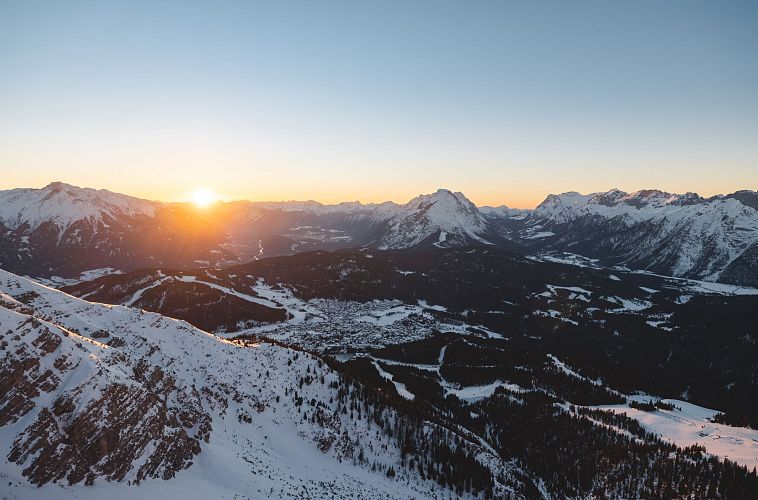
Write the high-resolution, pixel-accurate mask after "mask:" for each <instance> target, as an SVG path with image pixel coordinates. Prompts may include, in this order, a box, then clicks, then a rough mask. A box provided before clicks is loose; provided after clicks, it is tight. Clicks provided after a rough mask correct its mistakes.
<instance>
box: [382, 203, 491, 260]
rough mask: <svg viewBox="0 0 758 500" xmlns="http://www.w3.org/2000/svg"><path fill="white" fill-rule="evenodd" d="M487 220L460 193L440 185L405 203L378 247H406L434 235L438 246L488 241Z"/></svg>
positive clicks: (484, 242) (417, 243)
mask: <svg viewBox="0 0 758 500" xmlns="http://www.w3.org/2000/svg"><path fill="white" fill-rule="evenodd" d="M486 232H487V222H486V220H485V219H484V216H483V215H482V214H481V213H479V210H478V209H477V208H476V205H474V204H473V203H471V201H469V200H468V198H466V197H465V196H464V195H463V193H453V192H451V191H448V190H447V189H439V190H438V191H437V192H435V193H433V194H428V195H419V196H417V197H416V198H414V199H412V200H411V201H409V202H408V203H406V204H405V205H404V206H403V208H402V210H400V211H399V213H397V215H395V216H394V217H393V218H392V219H391V220H390V221H389V228H388V230H387V232H386V233H385V234H383V235H382V237H381V239H380V240H379V248H380V249H388V248H408V247H412V246H416V245H419V244H421V243H423V242H425V241H428V240H429V239H430V238H436V241H434V242H433V243H434V245H436V246H439V247H455V246H465V245H466V244H470V243H478V244H490V242H489V241H488V240H487V239H486Z"/></svg>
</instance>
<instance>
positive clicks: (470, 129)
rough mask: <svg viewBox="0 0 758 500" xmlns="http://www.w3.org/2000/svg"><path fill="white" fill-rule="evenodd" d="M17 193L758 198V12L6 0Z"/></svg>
mask: <svg viewBox="0 0 758 500" xmlns="http://www.w3.org/2000/svg"><path fill="white" fill-rule="evenodd" d="M0 174H1V175H0V188H7V187H15V186H41V185H45V184H47V183H48V182H49V181H50V180H55V179H58V180H64V181H67V182H71V183H75V184H79V185H88V186H92V187H105V188H108V189H113V190H117V191H122V192H127V193H130V194H135V195H139V196H144V197H149V198H159V199H181V198H183V197H185V196H186V194H187V193H188V192H189V191H190V190H191V189H192V188H194V187H196V186H207V187H209V188H211V189H213V190H215V191H217V192H218V193H219V194H221V195H222V196H223V197H226V198H250V199H258V200H260V199H292V198H298V199H302V198H313V199H319V200H322V201H336V200H345V199H361V200H363V201H380V200H384V199H395V200H396V201H406V200H407V199H408V198H410V197H411V196H414V195H416V194H418V193H421V192H429V191H431V190H433V189H436V188H438V187H448V188H451V189H455V190H461V191H463V192H464V193H466V194H467V195H469V196H470V197H471V198H472V199H473V200H474V201H476V202H479V203H490V204H491V203H498V204H499V203H506V204H509V205H512V206H533V205H534V204H536V203H538V202H539V201H541V199H542V198H544V196H545V195H546V194H547V193H549V192H562V191H568V190H577V191H583V192H588V191H597V190H605V189H608V188H611V187H618V188H621V189H625V190H636V189H641V188H650V187H657V188H663V189H667V190H670V191H676V192H683V191H698V192H700V193H701V194H706V195H708V194H714V193H716V192H726V191H733V190H735V189H738V188H752V189H758V2H756V1H751V2H740V1H728V2H716V1H710V2H700V1H680V2H670V1H650V2H648V1H634V2H632V1H629V2H615V1H613V2H609V1H599V2H590V1H580V2H565V1H560V2H509V1H497V2H487V1H480V2H461V1H455V2H443V1H439V2H434V1H430V2H423V1H417V2H414V1H407V0H406V1H383V2H376V1H350V2H348V1H346V2H310V1H309V2H305V1H303V2H287V1H276V2H254V1H244V2H210V1H208V2H190V1H181V2H180V1H175V2H174V1H146V2H142V1H128V2H127V1H124V2H117V1H107V0H102V1H92V2H84V1H46V2H39V1H33V0H32V1H30V0H23V1H22V0H19V1H8V0H0Z"/></svg>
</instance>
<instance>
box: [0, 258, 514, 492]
mask: <svg viewBox="0 0 758 500" xmlns="http://www.w3.org/2000/svg"><path fill="white" fill-rule="evenodd" d="M0 332H1V333H0V345H1V346H2V351H0V356H2V363H0V372H1V373H0V375H1V376H0V456H2V461H1V462H0V478H2V481H3V484H4V485H8V486H7V489H6V487H5V486H4V487H3V488H4V490H6V491H7V494H6V497H8V496H10V497H11V498H14V497H18V498H39V496H40V495H45V496H46V497H48V498H53V497H71V496H73V495H79V496H81V497H86V498H89V497H93V498H94V497H102V496H103V495H108V496H115V497H128V496H129V495H133V494H145V495H150V494H154V495H160V494H171V495H172V496H175V497H176V496H178V495H181V496H182V497H183V498H210V497H221V496H225V495H228V496H241V497H250V498H263V497H271V496H280V495H282V496H304V497H308V498H334V497H339V496H348V497H355V496H356V495H357V496H359V497H361V498H408V497H413V498H427V497H430V498H435V497H439V496H442V495H444V493H443V492H442V490H441V489H440V487H439V486H438V485H437V484H436V483H435V482H434V481H429V480H423V479H420V478H419V477H418V475H417V474H416V473H415V471H409V470H408V469H406V468H404V467H403V466H402V463H406V464H407V461H405V462H404V461H403V460H402V457H401V450H400V448H399V445H398V443H397V440H396V438H393V432H391V431H390V432H385V431H384V429H387V430H389V429H393V428H394V429H395V431H394V432H395V433H397V432H398V429H405V430H404V431H403V432H407V431H409V430H411V427H407V426H408V425H411V424H410V423H409V422H406V421H405V420H404V417H401V416H400V415H399V414H397V413H396V412H395V411H394V410H392V409H391V407H387V406H385V405H377V404H374V403H372V402H371V401H369V400H367V399H365V397H363V396H362V394H363V393H362V391H361V390H360V388H359V387H358V386H355V385H352V384H349V383H346V382H345V381H344V380H343V379H342V378H341V376H340V375H339V374H338V373H336V372H334V371H332V370H331V369H329V368H328V367H327V366H326V365H325V364H324V363H323V362H322V361H321V360H320V359H318V358H315V357H313V356H311V355H309V354H306V353H303V352H297V351H293V350H291V349H287V348H283V347H280V346H278V345H273V344H268V343H256V342H251V341H246V342H241V343H234V342H230V341H225V340H223V339H220V338H218V337H216V336H213V335H211V334H208V333H205V332H203V331H201V330H198V329H196V328H194V327H192V326H190V325H189V324H187V323H185V322H182V321H177V320H172V319H168V318H166V317H163V316H161V315H159V314H155V313H146V312H144V311H141V310H137V309H130V308H126V307H121V306H106V305H102V304H93V303H89V302H86V301H84V300H81V299H77V298H74V297H71V296H69V295H66V294H64V293H62V292H59V291H56V290H52V289H49V288H46V287H44V286H42V285H38V284H36V283H33V282H31V281H28V280H26V279H23V278H19V277H17V276H15V275H12V274H10V273H7V272H5V271H0ZM348 408H349V411H348ZM378 422H381V425H378ZM414 429H415V430H414V431H413V432H416V433H417V434H416V436H417V438H420V439H421V440H422V441H421V442H422V443H423V440H424V439H429V440H436V441H437V442H439V439H440V436H443V437H442V439H443V440H444V439H446V438H444V436H446V435H448V434H450V433H449V431H444V430H441V429H439V428H437V427H436V426H435V425H433V424H431V423H426V424H423V425H422V426H421V427H415V428H414ZM440 432H441V434H440ZM423 436H428V437H427V438H424V437H423ZM451 439H453V437H452V436H451ZM451 442H452V441H451ZM436 444H437V443H435V445H436ZM427 446H428V445H427ZM471 450H472V452H473V453H474V454H480V455H481V456H482V458H481V461H482V462H487V463H494V464H500V465H496V469H493V472H495V473H497V474H504V476H503V477H504V478H507V477H508V476H509V469H508V468H507V466H506V464H507V462H502V461H500V460H496V459H495V457H494V456H493V455H492V454H491V452H489V451H487V450H485V449H483V448H480V447H479V446H478V445H477V446H474V445H472V448H471ZM414 458H415V460H416V461H420V462H419V466H420V464H421V462H423V461H424V460H426V459H425V458H424V456H423V454H419V455H414ZM390 469H391V471H392V473H389V472H388V471H390ZM163 480H170V481H168V483H165V482H163ZM508 481H510V480H508ZM135 483H140V487H139V488H140V489H139V490H134V488H130V487H129V484H135ZM81 484H94V485H95V486H94V488H92V489H82V488H81V487H80V486H76V485H81ZM31 485H45V486H43V489H41V490H39V489H36V488H33V487H31ZM69 485H71V486H69ZM498 488H500V490H498V491H501V492H504V491H505V489H503V488H506V487H505V486H504V485H501V486H498Z"/></svg>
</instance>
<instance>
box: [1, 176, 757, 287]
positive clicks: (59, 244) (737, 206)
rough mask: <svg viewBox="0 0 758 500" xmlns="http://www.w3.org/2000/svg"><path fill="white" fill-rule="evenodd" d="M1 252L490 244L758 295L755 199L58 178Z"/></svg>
mask: <svg viewBox="0 0 758 500" xmlns="http://www.w3.org/2000/svg"><path fill="white" fill-rule="evenodd" d="M0 243H2V245H0V267H3V268H5V269H8V270H10V271H13V272H18V273H21V274H31V275H35V276H51V275H56V274H59V275H64V276H74V275H77V274H78V273H80V272H82V271H85V270H88V269H94V268H99V267H114V268H118V269H123V270H132V269H137V268H139V267H156V266H164V267H166V266H168V267H176V268H190V267H196V266H198V265H203V264H206V265H208V266H213V265H223V264H224V263H225V262H227V263H231V262H246V261H249V260H255V259H258V258H262V257H266V256H274V255H289V254H293V253H297V252H301V251H307V250H317V249H324V250H334V249H338V248H348V247H370V248H376V249H380V250H384V249H412V248H419V247H432V246H436V247H441V248H456V247H465V246H478V245H493V246H497V247H506V248H509V249H515V250H518V251H521V252H524V253H544V252H569V253H574V254H579V255H582V256H584V257H587V258H591V259H597V260H598V261H599V263H601V264H603V265H620V266H625V267H629V268H632V269H643V270H647V271H651V272H656V273H661V274H669V275H673V276H681V277H688V278H698V279H707V280H714V281H715V280H719V281H724V282H729V283H735V284H741V285H751V286H758V192H756V191H750V190H742V191H737V192H735V193H731V194H727V195H717V196H712V197H709V198H703V197H701V196H699V195H697V194H696V193H685V194H672V193H667V192H664V191H660V190H655V189H650V190H641V191H637V192H634V193H626V192H624V191H621V190H618V189H611V190H609V191H606V192H598V193H591V194H587V195H584V194H580V193H577V192H567V193H563V194H558V195H554V194H551V195H548V196H547V197H546V199H545V200H544V201H543V202H542V203H541V204H540V205H539V206H538V207H537V208H535V209H533V210H521V209H510V208H508V207H506V206H500V207H477V206H476V205H475V204H474V203H472V202H471V201H470V200H469V199H468V198H466V196H465V195H464V194H463V193H460V192H453V191H450V190H447V189H439V190H437V191H436V192H434V193H431V194H425V195H424V194H422V195H419V196H417V197H416V198H414V199H412V200H410V201H409V202H408V203H405V204H398V203H394V202H384V203H376V204H362V203H360V202H345V203H339V204H332V205H325V204H321V203H319V202H315V201H305V202H299V201H288V202H249V201H238V202H231V203H218V204H217V205H216V206H214V207H211V208H209V209H206V210H199V209H196V208H194V207H193V206H191V205H189V204H186V203H161V202H153V201H147V200H141V199H138V198H133V197H129V196H126V195H121V194H117V193H112V192H110V191H106V190H94V189H89V188H79V187H76V186H71V185H68V184H64V183H60V182H54V183H51V184H50V185H48V186H46V187H45V188H42V189H11V190H7V191H0Z"/></svg>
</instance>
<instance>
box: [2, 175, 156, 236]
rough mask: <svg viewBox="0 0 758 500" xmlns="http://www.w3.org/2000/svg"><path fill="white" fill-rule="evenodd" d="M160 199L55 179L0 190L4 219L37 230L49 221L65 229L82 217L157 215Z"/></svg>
mask: <svg viewBox="0 0 758 500" xmlns="http://www.w3.org/2000/svg"><path fill="white" fill-rule="evenodd" d="M156 205H157V203H156V202H152V201H147V200H141V199H139V198H134V197H131V196H127V195H123V194H119V193H113V192H111V191H108V190H105V189H91V188H80V187H77V186H72V185H70V184H65V183H63V182H52V183H50V184H48V185H47V186H45V187H43V188H41V189H33V188H31V189H26V188H22V189H11V190H8V191H0V223H2V224H3V225H5V226H6V227H8V228H10V229H17V228H19V227H21V226H25V225H28V229H29V230H30V231H33V230H34V229H36V228H38V227H39V226H41V225H42V224H44V223H46V222H51V223H53V224H55V225H56V226H58V228H59V229H60V231H61V232H63V231H65V230H66V229H67V228H68V227H69V226H71V225H72V224H73V223H75V222H77V221H80V220H89V221H91V222H96V221H101V220H103V218H104V217H110V218H117V217H119V216H123V215H125V216H128V217H135V216H138V215H146V216H148V217H153V216H154V215H155V208H156Z"/></svg>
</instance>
